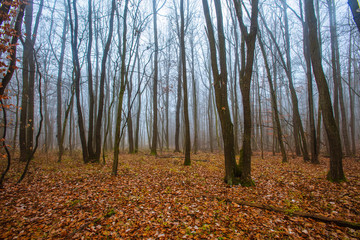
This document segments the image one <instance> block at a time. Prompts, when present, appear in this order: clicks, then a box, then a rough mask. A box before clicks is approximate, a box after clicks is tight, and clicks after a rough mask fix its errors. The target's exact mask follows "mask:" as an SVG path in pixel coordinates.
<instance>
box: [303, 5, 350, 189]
mask: <svg viewBox="0 0 360 240" xmlns="http://www.w3.org/2000/svg"><path fill="white" fill-rule="evenodd" d="M305 15H306V22H307V24H308V27H309V39H310V53H311V55H310V56H311V62H312V66H313V72H314V75H315V80H316V84H317V87H318V91H319V101H320V107H321V110H322V114H323V121H324V125H325V129H326V133H327V137H328V140H329V147H330V171H329V173H328V179H329V180H330V181H334V182H341V181H345V175H344V171H343V166H342V148H341V139H340V134H339V130H338V127H337V124H336V122H335V118H334V114H333V108H332V105H331V98H330V94H329V87H328V85H327V82H326V78H325V74H324V71H323V68H322V64H321V57H320V51H319V42H318V37H317V20H316V17H315V10H314V3H313V0H305Z"/></svg>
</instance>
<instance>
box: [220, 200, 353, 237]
mask: <svg viewBox="0 0 360 240" xmlns="http://www.w3.org/2000/svg"><path fill="white" fill-rule="evenodd" d="M217 200H220V201H221V200H222V199H220V198H217ZM224 201H225V202H228V203H231V202H232V203H236V204H238V205H242V206H249V207H255V208H260V209H264V210H268V211H273V212H279V213H284V214H287V215H291V216H297V217H303V218H311V219H314V220H316V221H320V222H325V223H334V224H336V225H338V226H340V227H348V228H352V229H356V230H359V229H360V223H356V222H348V221H344V220H341V219H336V218H328V217H324V216H321V215H317V214H310V213H306V212H299V211H291V210H289V209H284V208H278V207H273V206H266V205H262V204H259V203H252V202H247V201H231V200H230V199H225V200H224Z"/></svg>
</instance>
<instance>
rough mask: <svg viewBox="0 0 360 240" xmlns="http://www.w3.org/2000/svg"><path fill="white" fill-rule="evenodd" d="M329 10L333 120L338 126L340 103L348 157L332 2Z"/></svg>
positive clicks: (342, 128)
mask: <svg viewBox="0 0 360 240" xmlns="http://www.w3.org/2000/svg"><path fill="white" fill-rule="evenodd" d="M327 2H328V8H329V19H330V35H331V38H330V39H331V62H332V70H333V79H334V111H335V119H336V122H337V123H338V126H339V127H340V125H339V110H338V106H339V103H340V114H341V130H342V135H343V140H344V141H343V142H344V146H345V152H346V155H350V154H351V151H350V144H349V137H348V130H347V127H348V126H347V120H346V112H345V103H344V96H343V89H342V83H341V82H342V80H341V69H340V54H339V44H338V39H337V32H336V28H337V26H336V12H335V2H334V1H333V0H328V1H327Z"/></svg>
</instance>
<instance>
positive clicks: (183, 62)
mask: <svg viewBox="0 0 360 240" xmlns="http://www.w3.org/2000/svg"><path fill="white" fill-rule="evenodd" d="M180 18H181V27H180V49H181V65H182V76H183V78H182V80H183V91H184V120H185V121H184V123H185V161H184V165H185V166H188V165H190V164H191V160H190V148H191V143H190V123H189V110H188V95H187V94H188V93H187V91H188V89H187V73H186V53H185V20H184V0H180Z"/></svg>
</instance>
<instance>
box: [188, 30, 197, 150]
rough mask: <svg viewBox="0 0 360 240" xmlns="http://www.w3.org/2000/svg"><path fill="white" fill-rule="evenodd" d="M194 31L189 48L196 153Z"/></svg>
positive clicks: (194, 148)
mask: <svg viewBox="0 0 360 240" xmlns="http://www.w3.org/2000/svg"><path fill="white" fill-rule="evenodd" d="M194 48H195V46H194V32H191V38H190V49H191V80H192V92H193V117H194V144H193V146H194V147H193V152H194V153H195V154H196V153H197V150H198V145H199V139H198V138H199V137H198V135H199V133H198V108H197V105H198V101H197V87H196V81H195V54H194Z"/></svg>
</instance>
